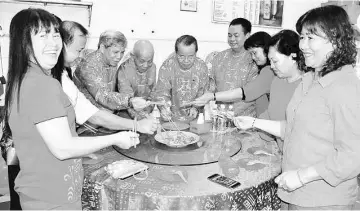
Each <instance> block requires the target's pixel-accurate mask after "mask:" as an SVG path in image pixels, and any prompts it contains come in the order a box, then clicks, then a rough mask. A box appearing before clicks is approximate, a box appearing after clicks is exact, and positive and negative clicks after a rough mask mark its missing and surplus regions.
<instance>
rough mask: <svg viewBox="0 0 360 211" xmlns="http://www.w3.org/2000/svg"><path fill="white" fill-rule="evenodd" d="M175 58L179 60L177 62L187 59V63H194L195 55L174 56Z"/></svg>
mask: <svg viewBox="0 0 360 211" xmlns="http://www.w3.org/2000/svg"><path fill="white" fill-rule="evenodd" d="M176 56H177V58H178V59H179V61H185V59H187V60H189V61H194V60H195V57H196V54H195V55H189V56H185V55H179V54H176Z"/></svg>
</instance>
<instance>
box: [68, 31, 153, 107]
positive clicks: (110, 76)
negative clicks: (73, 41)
mask: <svg viewBox="0 0 360 211" xmlns="http://www.w3.org/2000/svg"><path fill="white" fill-rule="evenodd" d="M126 45H127V40H126V38H125V36H124V35H123V34H122V33H121V32H119V31H105V32H103V33H102V34H101V35H100V39H99V43H98V50H96V51H95V52H92V53H90V54H88V55H87V56H86V57H85V58H84V60H83V61H82V62H81V63H80V64H79V66H78V67H77V69H76V70H75V73H74V76H75V77H74V81H75V84H76V86H77V87H78V88H79V89H80V91H81V92H83V93H84V95H85V96H86V98H87V99H89V100H90V101H91V103H92V104H94V105H95V106H96V107H98V108H100V109H104V110H108V111H111V112H114V111H118V110H121V109H127V108H129V107H131V105H132V106H133V107H134V108H135V109H136V110H138V109H143V108H144V107H146V106H147V103H146V100H144V99H142V98H133V95H132V94H130V93H129V94H124V93H119V92H117V91H116V88H115V87H116V76H117V75H116V73H117V65H118V63H119V61H120V60H121V58H122V57H123V55H124V51H125V48H126Z"/></svg>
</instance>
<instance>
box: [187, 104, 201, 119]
mask: <svg viewBox="0 0 360 211" xmlns="http://www.w3.org/2000/svg"><path fill="white" fill-rule="evenodd" d="M198 113H199V111H198V110H197V109H196V108H195V107H192V108H190V111H189V117H191V118H193V119H195V118H196V117H197V115H198Z"/></svg>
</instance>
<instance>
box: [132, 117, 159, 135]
mask: <svg viewBox="0 0 360 211" xmlns="http://www.w3.org/2000/svg"><path fill="white" fill-rule="evenodd" d="M159 123H160V122H159V120H157V119H156V118H155V117H153V116H151V115H148V117H147V118H145V119H142V120H139V121H138V122H137V124H138V131H139V132H140V133H146V134H153V133H154V132H155V131H156V129H157V127H158V124H159Z"/></svg>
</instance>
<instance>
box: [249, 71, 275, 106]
mask: <svg viewBox="0 0 360 211" xmlns="http://www.w3.org/2000/svg"><path fill="white" fill-rule="evenodd" d="M274 76H275V75H274V72H273V71H272V70H271V69H270V66H266V67H264V68H263V69H262V70H261V72H260V74H259V75H258V76H257V77H256V78H255V79H254V80H253V81H250V82H249V83H247V84H246V85H245V86H244V87H243V89H244V93H245V101H247V102H250V101H254V100H256V99H258V98H259V97H261V96H262V95H264V94H267V93H270V86H271V82H272V79H273V78H274Z"/></svg>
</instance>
